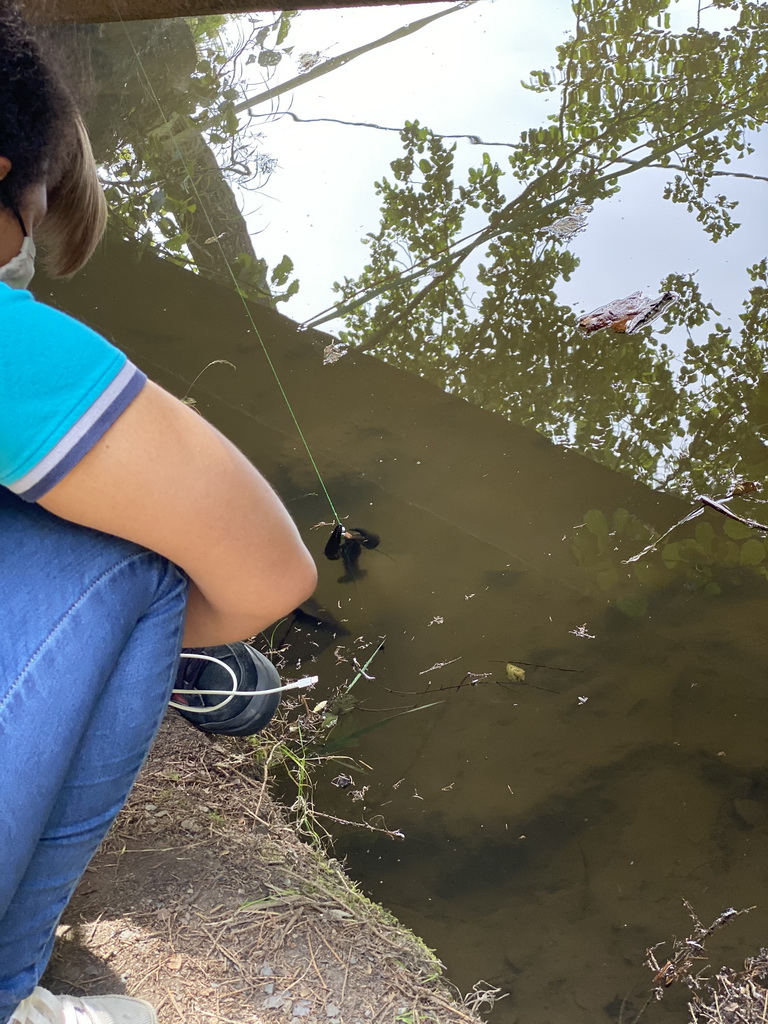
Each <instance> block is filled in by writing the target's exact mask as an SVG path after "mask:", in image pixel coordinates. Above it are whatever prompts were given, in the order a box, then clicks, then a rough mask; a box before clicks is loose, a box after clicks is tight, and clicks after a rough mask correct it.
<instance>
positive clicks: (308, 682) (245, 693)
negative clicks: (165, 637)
mask: <svg viewBox="0 0 768 1024" xmlns="http://www.w3.org/2000/svg"><path fill="white" fill-rule="evenodd" d="M181 657H182V658H196V659H197V660H198V661H212V662H214V663H215V664H216V665H221V667H222V668H224V669H226V670H227V672H229V674H230V676H231V677H232V690H231V691H230V692H229V693H228V694H227V696H226V697H225V698H224V700H223V701H221V702H220V703H219V704H214V705H213V706H212V707H205V708H192V707H189V706H188V705H187V704H179V703H178V702H177V701H175V700H170V701H168V704H169V706H170V707H172V708H177V709H178V710H179V711H186V712H188V713H190V714H193V715H207V714H210V712H211V711H220V710H221V709H222V708H225V707H226V706H227V704H229V703H230V701H232V700H234V698H235V697H255V696H266V695H267V694H269V693H282V692H283V691H284V690H298V689H303V688H305V687H308V686H314V685H315V683H316V682H317V681H318V678H319V677H318V676H305V677H304V678H303V679H297V680H295V681H294V682H292V683H283V685H282V686H273V687H271V688H270V689H269V690H238V688H237V683H238V679H237V676H236V675H235V673H234V671H233V669H232V668H231V666H229V665H227V663H226V662H225V661H222V660H221V659H220V658H214V657H213V656H212V655H210V654H188V653H187V652H186V651H182V653H181ZM172 692H173V693H196V694H205V695H207V696H218V695H219V694H220V693H223V692H226V691H222V690H198V689H196V688H195V687H192V688H190V689H186V688H181V687H174V688H173V690H172Z"/></svg>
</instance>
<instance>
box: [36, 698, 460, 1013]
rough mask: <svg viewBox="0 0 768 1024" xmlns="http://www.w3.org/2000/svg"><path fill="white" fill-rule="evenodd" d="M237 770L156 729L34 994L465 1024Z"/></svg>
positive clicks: (436, 974) (446, 992) (423, 963)
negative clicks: (118, 996)
mask: <svg viewBox="0 0 768 1024" xmlns="http://www.w3.org/2000/svg"><path fill="white" fill-rule="evenodd" d="M245 757H246V747H245V745H244V743H243V741H235V740H216V741H214V740H211V739H209V738H208V737H206V736H204V735H202V734H201V733H199V732H197V731H196V730H194V729H193V728H191V727H190V726H189V725H187V724H186V723H185V722H183V721H182V720H181V719H179V718H177V717H176V716H174V715H170V716H169V717H168V720H167V721H166V722H165V724H164V726H163V729H162V730H161V734H160V737H159V739H158V742H157V743H156V745H155V748H154V750H153V752H152V756H151V758H150V761H149V762H148V764H147V765H146V767H145V768H144V771H143V772H142V774H141V776H140V778H139V781H138V783H137V785H136V787H135V789H134V792H133V794H132V797H131V800H130V802H129V804H128V805H127V806H126V808H125V809H124V811H123V813H122V814H121V815H120V817H119V818H118V820H117V822H116V824H115V827H114V828H113V830H112V832H111V833H110V835H109V837H108V838H107V840H106V842H105V843H104V845H103V847H102V849H101V850H100V852H99V853H98V855H97V857H96V858H95V860H94V861H93V863H92V864H91V866H90V867H89V869H88V871H87V873H86V875H85V878H84V879H83V881H82V883H81V885H80V887H79V889H78V891H77V893H76V895H75V898H74V900H73V902H72V904H71V905H70V907H69V909H68V911H67V914H66V917H65V919H64V922H63V924H62V925H61V928H60V938H59V942H58V944H57V948H56V950H55V953H54V958H53V960H52V962H51V965H50V967H49V970H48V974H47V976H46V979H45V982H44V983H45V984H46V985H48V987H50V988H52V989H53V990H54V991H69V992H75V993H78V994H81V995H85V994H89V993H90V994H96V993H105V992H114V991H117V992H127V993H128V994H131V995H140V996H141V997H143V998H145V999H148V1000H150V1001H151V1002H152V1003H154V1004H155V1006H157V1007H158V1010H159V1014H160V1018H161V1021H162V1022H163V1024H171V1022H177V1021H184V1022H191V1021H202V1020H214V1021H224V1022H231V1024H268V1022H269V1024H271V1022H275V1021H284V1020H286V1019H287V1020H292V1021H299V1020H300V1021H305V1022H307V1024H313V1022H319V1021H323V1022H328V1021H332V1022H338V1024H358V1022H359V1024H368V1022H375V1021H378V1022H390V1021H391V1022H396V1021H397V1022H402V1024H419V1022H428V1021H429V1022H440V1024H454V1022H456V1024H468V1022H469V1024H477V1022H479V1021H480V1018H479V1017H477V1016H476V1015H475V1014H474V1013H473V1012H472V1010H470V1009H469V1007H468V1006H467V1005H466V1004H463V1003H461V1002H460V1001H459V999H458V996H457V995H456V994H455V993H452V991H451V989H450V988H449V986H448V985H447V984H446V982H445V981H444V980H442V967H441V965H440V964H439V962H438V961H437V959H436V958H435V957H434V956H433V955H432V954H431V953H430V951H429V950H427V949H426V948H425V947H424V946H423V944H422V943H421V942H420V941H419V940H418V939H417V938H416V937H415V936H414V935H413V934H412V933H411V932H409V931H408V930H406V929H405V928H403V927H402V926H401V925H399V924H398V923H397V921H395V920H394V918H392V917H391V916H390V915H389V914H388V913H387V912H386V911H384V910H383V909H382V908H381V907H379V906H376V905H374V904H372V903H370V902H369V901H368V900H367V899H366V898H365V897H364V896H362V895H361V893H360V892H359V891H358V890H357V889H356V888H355V886H354V885H353V883H352V882H351V881H350V880H349V879H348V878H347V877H346V876H345V875H344V873H343V871H342V870H341V868H340V866H339V865H338V864H337V863H336V862H334V861H332V860H329V859H328V858H326V857H324V856H323V855H321V854H319V853H317V852H316V851H315V850H314V849H312V848H311V847H309V846H308V845H306V844H304V843H302V842H301V841H300V840H299V839H297V837H296V835H295V833H294V830H293V829H292V828H291V827H290V826H289V825H288V824H287V823H286V819H285V816H284V815H283V814H282V813H281V811H280V809H279V808H278V807H277V806H276V805H275V804H274V802H273V801H272V800H271V799H270V796H269V793H268V792H267V791H266V790H265V787H264V786H263V785H262V784H261V783H260V782H259V781H257V780H256V779H254V778H252V777H249V775H248V772H247V770H246V764H245V760H244V758H245Z"/></svg>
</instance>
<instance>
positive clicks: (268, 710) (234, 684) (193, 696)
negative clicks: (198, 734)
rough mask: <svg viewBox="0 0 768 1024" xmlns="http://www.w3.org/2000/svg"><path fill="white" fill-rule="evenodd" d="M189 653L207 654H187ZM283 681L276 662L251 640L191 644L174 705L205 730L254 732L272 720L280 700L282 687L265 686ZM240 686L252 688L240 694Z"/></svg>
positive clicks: (237, 733) (239, 733)
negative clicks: (267, 691) (247, 642)
mask: <svg viewBox="0 0 768 1024" xmlns="http://www.w3.org/2000/svg"><path fill="white" fill-rule="evenodd" d="M185 654H187V655H190V656H192V655H204V657H184V655H185ZM207 658H215V659H216V661H208V660H206V659H207ZM217 662H221V664H218V663H217ZM224 666H227V667H228V668H229V669H230V670H231V673H232V674H230V672H228V671H227V668H225V667H224ZM279 686H280V676H279V675H278V674H277V669H276V668H275V666H274V665H273V664H272V662H271V661H269V659H268V658H265V657H264V655H263V654H260V653H259V651H257V650H255V649H254V648H253V647H251V646H250V645H249V644H246V643H234V644H222V645H221V646H219V647H194V648H192V647H190V648H187V649H185V650H184V651H183V652H182V659H181V664H180V665H179V672H178V675H177V676H176V684H175V686H174V690H173V695H172V700H171V702H170V706H171V707H172V708H175V709H176V710H177V711H178V712H179V714H180V715H181V716H182V717H183V718H186V719H187V721H188V722H191V723H192V725H194V726H196V727H197V728H198V729H201V730H202V731H203V732H211V733H217V734H220V735H224V736H252V735H253V734H254V733H257V732H260V731H261V730H262V729H263V728H265V726H267V725H268V724H269V722H270V721H271V720H272V717H273V715H274V714H275V711H276V710H277V706H278V704H279V703H280V694H279V693H266V694H262V693H261V692H260V691H262V690H275V689H277V688H278V687H279ZM197 690H215V691H216V693H210V694H209V693H197V692H195V691H197ZM240 691H246V692H245V693H244V694H243V696H240V695H239V693H240ZM248 691H251V692H248ZM253 691H256V692H253ZM232 693H234V696H231V697H228V694H232Z"/></svg>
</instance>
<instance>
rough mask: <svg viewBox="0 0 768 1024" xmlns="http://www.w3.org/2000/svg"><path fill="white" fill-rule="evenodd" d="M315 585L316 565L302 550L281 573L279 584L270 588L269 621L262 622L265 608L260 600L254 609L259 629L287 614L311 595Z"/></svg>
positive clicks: (267, 613) (307, 553)
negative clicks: (257, 606) (288, 567)
mask: <svg viewBox="0 0 768 1024" xmlns="http://www.w3.org/2000/svg"><path fill="white" fill-rule="evenodd" d="M316 586H317V567H316V565H315V563H314V561H313V560H312V557H311V555H310V554H309V552H307V551H304V552H302V554H301V556H300V557H298V558H297V559H296V560H295V562H294V564H293V566H292V567H291V569H290V570H289V571H287V572H286V573H285V574H284V575H283V577H282V578H281V580H280V582H279V584H277V583H275V584H273V586H272V587H271V588H270V590H271V592H270V594H269V598H268V603H269V608H268V610H267V611H266V615H267V617H268V618H269V622H268V623H264V621H263V619H264V616H265V608H264V605H263V604H261V602H260V603H259V608H258V610H257V609H254V613H255V614H254V618H257V619H260V620H261V624H260V625H259V629H264V627H265V625H269V624H271V623H272V622H276V621H277V620H278V619H281V618H283V617H284V616H285V615H289V614H290V613H291V612H292V611H294V610H295V609H296V608H298V606H299V605H300V604H302V602H304V601H306V600H307V599H308V598H310V597H311V596H312V594H313V593H314V591H315V587H316Z"/></svg>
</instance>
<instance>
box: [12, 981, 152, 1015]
mask: <svg viewBox="0 0 768 1024" xmlns="http://www.w3.org/2000/svg"><path fill="white" fill-rule="evenodd" d="M9 1024H158V1020H157V1014H156V1013H155V1011H154V1009H153V1007H151V1006H150V1005H149V1003H145V1002H144V1000H143V999H130V998H129V997H128V996H93V997H89V998H88V999H78V998H77V997H76V996H55V995H54V994H53V993H52V992H49V991H48V989H46V988H40V987H38V988H36V989H35V991H34V992H33V993H32V995H31V996H27V998H26V999H24V1000H22V1002H20V1003H19V1005H18V1006H17V1007H16V1009H15V1010H14V1011H13V1014H12V1015H11V1019H10V1022H9Z"/></svg>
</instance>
